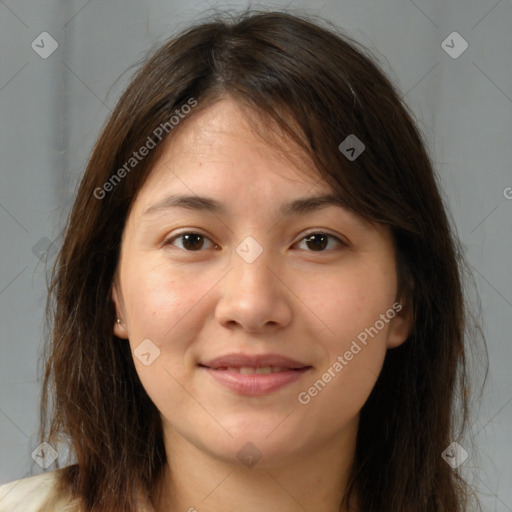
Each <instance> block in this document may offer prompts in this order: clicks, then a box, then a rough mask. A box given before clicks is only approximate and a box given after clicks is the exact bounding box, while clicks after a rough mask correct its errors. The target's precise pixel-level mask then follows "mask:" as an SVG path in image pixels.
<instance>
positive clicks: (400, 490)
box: [41, 11, 468, 512]
mask: <svg viewBox="0 0 512 512" xmlns="http://www.w3.org/2000/svg"><path fill="white" fill-rule="evenodd" d="M225 95H230V96H231V97H232V98H234V99H235V100H236V101H237V102H238V104H239V105H240V106H241V107H242V108H244V109H246V111H247V112H248V113H250V114H252V115H253V116H254V118H257V119H260V120H261V121H262V123H255V124H254V129H255V130H256V131H257V132H258V134H259V135H260V136H261V137H264V138H266V139H268V140H269V141H270V142H272V140H273V141H275V140H277V138H276V136H277V135H278V132H279V133H280V134H285V135H286V136H288V137H289V138H290V139H291V140H293V141H295V142H296V147H297V152H298V153H297V154H299V153H300V152H304V153H305V154H307V155H309V156H310V157H311V159H312V160H313V162H314V163H315V165H316V167H317V170H318V173H319V176H321V177H322V178H323V179H325V180H326V181H327V183H328V184H330V186H332V188H333V190H334V191H335V193H336V194H338V195H339V196H340V197H341V198H342V199H343V200H344V201H345V203H346V204H347V206H348V207H349V208H351V209H352V210H353V211H354V212H356V213H357V214H359V215H361V216H363V217H364V218H366V219H369V220H372V221H376V222H379V223H383V224H386V225H388V226H389V227H390V228H391V230H392V234H393V237H394V243H395V246H396V252H397V268H398V274H399V283H398V285H399V288H400V291H401V293H403V294H404V295H405V296H406V297H407V298H408V307H410V308H411V311H412V313H413V318H414V324H413V327H412V331H411V334H410V336H409V338H408V339H407V341H406V342H405V343H404V344H403V345H401V346H400V347H398V348H395V349H392V350H388V352H387V355H386V358H385V361H384V365H383V368H382V372H381V374H380V375H379V377H378V380H377V382H376V384H375V387H374V389H373V390H372V392H371V394H370V396H369V398H368V400H367V401H366V403H365V404H364V406H363V408H362V410H361V414H360V422H359V430H358V436H357V445H356V452H355V459H354V462H353V467H352V472H351V477H350V481H349V487H348V489H347V492H346V493H345V497H344V500H345V502H346V504H347V506H348V507H350V504H351V503H352V502H351V499H352V498H353V497H354V496H357V501H358V503H359V504H360V506H361V510H362V511H365V512H384V511H392V512H411V511H414V512H462V511H463V510H465V503H466V495H467V494H468V490H467V486H466V484H465V482H464V481H463V479H462V478H461V477H460V476H459V474H458V472H456V471H454V470H453V469H452V468H451V467H450V466H449V465H448V464H447V463H446V462H445V460H443V458H442V456H441V454H442V452H443V450H445V449H446V448H447V447H448V445H449V444H450V443H451V442H452V441H453V440H454V439H455V438H456V435H457V434H456V433H455V431H454V424H455V422H454V419H456V418H459V419H460V420H461V424H462V425H464V424H465V422H466V420H467V417H468V407H467V405H468V402H467V375H466V374H467V372H466V349H465V333H464V331H465V325H466V321H467V315H466V313H465V300H464V293H463V283H462V279H461V276H462V268H461V263H460V261H461V259H460V254H459V251H458V245H457V244H458V242H457V238H456V236H455V234H454V228H453V227H451V222H450V219H449V217H448V215H447V210H446V209H445V206H444V201H443V199H442V197H441V195H440V192H439V188H438V184H437V178H436V175H435V172H434V169H433V165H432V163H431V160H430V157H429V155H428V152H427V150H426V145H425V143H424V142H423V141H422V136H421V134H420V132H419V130H418V128H417V126H416V125H415V122H414V121H413V116H412V114H411V113H410V112H409V110H408V108H407V106H406V105H405V104H404V102H403V101H402V99H401V97H400V94H399V92H398V90H397V88H396V86H395V85H393V84H392V82H391V81H390V79H388V78H387V77H386V75H385V73H384V72H383V71H382V70H381V68H380V66H379V65H378V63H377V62H376V61H375V60H374V59H373V58H372V55H371V54H370V53H369V52H368V51H367V50H366V49H365V48H364V47H363V46H362V45H360V44H359V43H357V42H356V41H354V40H352V39H350V38H349V37H348V36H346V35H344V34H342V33H340V32H339V31H336V30H335V29H329V28H327V27H325V26H322V20H320V19H316V18H313V17H312V16H305V15H304V16H299V15H292V14H289V13H284V12H250V11H247V12H245V13H242V14H239V15H237V16H234V17H233V18H231V19H230V18H229V16H222V15H221V16H218V17H217V18H210V19H209V20H206V22H202V23H197V24H195V25H193V26H191V27H188V28H187V29H186V30H184V31H182V32H181V33H180V34H179V35H178V36H177V37H173V38H172V39H170V40H169V41H167V42H166V43H165V44H164V45H163V46H161V47H160V48H158V49H157V50H156V51H154V52H153V53H152V54H151V55H150V56H149V57H148V58H147V59H146V60H145V62H144V64H143V65H142V66H141V67H140V68H139V70H138V71H137V73H136V74H135V75H134V77H133V79H132V81H131V83H130V85H129V86H128V88H127V89H126V91H125V92H124V94H123V95H122V96H121V98H120V99H119V101H118V103H117V105H116V107H115V109H114V111H113V112H112V114H111V116H110V117H109V119H108V120H107V122H106V124H105V126H104V128H103V130H102V132H101V134H100V136H99V138H98V140H97V143H96V145H95V147H94V149H93V151H92V154H91V157H90V160H89V162H88V165H87V168H86V170H85V174H84V176H83V179H82V181H81V184H80V187H79V190H78V193H77V197H76V200H75V203H74V206H73V208H72V211H71V212H70V216H69V219H68V222H67V226H66V230H65V236H64V240H63V245H62V249H61V250H60V252H59V255H58V258H57V260H56V262H55V265H54V268H53V272H52V277H51V285H50V290H49V291H50V293H49V299H48V303H47V315H48V317H47V321H48V325H49V326H50V331H51V333H50V335H49V336H48V345H47V358H46V366H45V375H44V386H43V389H44V390H43V397H42V402H41V436H42V440H45V441H50V442H52V440H53V441H55V442H57V440H58V439H59V436H60V435H62V434H65V435H66V436H68V437H69V439H70V443H71V448H72V453H73V454H74V456H75V457H76V463H75V464H72V465H69V466H67V467H66V468H63V469H62V470H61V472H60V476H59V478H60V482H61V484H62V486H64V487H66V488H68V489H69V490H70V492H72V493H73V494H74V495H75V496H76V497H77V498H78V499H80V500H81V503H82V507H83V509H84V510H86V511H92V510H94V511H96V512H106V511H109V512H112V511H123V512H132V511H135V510H136V508H137V503H138V499H139V497H140V496H147V495H148V493H149V489H150V486H151V484H152V482H154V481H155V478H156V477H157V476H158V475H159V474H160V472H161V470H162V469H163V467H164V465H165V463H166V455H165V450H164V443H163V436H162V425H161V420H160V417H159V413H158V410H157V409H156V407H155V406H154V404H153V403H152V401H151V400H150V398H149V397H148V395H147V394H146V392H145V390H144V388H143V387H142V384H141V382H140V381H139V378H138V376H137V373H136V370H135V367H134V363H133V359H132V355H131V353H130V348H129V344H128V343H126V342H122V340H119V339H118V338H116V337H115V336H114V334H113V325H114V321H115V308H114V304H113V301H112V298H111V291H112V285H113V277H114V273H115V270H116V266H117V263H118V258H119V254H120V244H121V234H122V231H123V227H124V223H125V221H126V219H127V215H128V213H129V211H130V207H131V205H132V204H133V201H134V199H135V197H136V195H137V193H138V191H139V190H140V189H141V187H142V185H143V184H144V181H145V179H146V178H147V176H148V175H149V173H150V172H151V169H152V167H153V165H154V163H155V162H156V160H157V159H158V158H159V156H160V155H161V153H162V148H163V147H164V142H165V141H166V140H167V139H169V138H170V137H172V136H173V133H175V131H176V130H179V129H180V127H181V126H183V125H184V124H185V123H187V122H189V121H190V120H191V119H193V118H194V115H195V113H196V112H199V111H201V110H202V109H204V108H208V106H210V105H212V104H213V103H214V102H215V101H217V100H218V99H220V98H222V97H223V96H225ZM194 102H195V103H194ZM187 104H188V105H189V106H190V105H194V107H193V108H192V107H191V108H189V109H188V111H190V112H189V113H188V114H187V116H185V118H184V119H181V120H180V123H179V124H178V125H177V126H175V127H174V126H173V125H172V123H171V122H170V119H171V116H173V114H175V113H176V111H178V112H182V111H184V106H185V105H187ZM270 121H272V122H270ZM263 125H264V126H265V129H263V128H262V127H263ZM258 126H259V128H258ZM271 126H276V127H278V129H276V130H271V129H270V127H271ZM158 129H159V130H158ZM350 135H353V136H354V135H355V136H356V137H357V138H358V139H359V140H360V141H362V142H363V144H364V145H365V149H364V152H363V153H362V154H361V155H360V156H359V157H358V158H356V159H349V158H347V154H346V153H345V154H344V153H343V151H342V150H341V149H340V147H339V146H340V143H342V141H344V140H345V139H346V138H347V137H348V136H350ZM150 140H151V144H150V143H149V141H150ZM144 145H146V146H149V145H152V148H151V150H150V151H149V152H148V154H147V155H146V156H145V157H144V158H141V159H140V160H139V159H137V162H136V164H135V163H134V161H132V160H130V159H132V158H134V156H133V155H134V151H137V150H138V149H139V148H141V147H142V146H144ZM127 162H131V163H130V165H129V166H127ZM121 169H124V170H125V172H122V171H120V170H121ZM107 183H108V184H109V185H106V184H107ZM455 404H457V406H458V407H457V409H456V410H455V407H454V406H455ZM50 409H51V413H50ZM461 432H462V430H461ZM171 449H172V447H171Z"/></svg>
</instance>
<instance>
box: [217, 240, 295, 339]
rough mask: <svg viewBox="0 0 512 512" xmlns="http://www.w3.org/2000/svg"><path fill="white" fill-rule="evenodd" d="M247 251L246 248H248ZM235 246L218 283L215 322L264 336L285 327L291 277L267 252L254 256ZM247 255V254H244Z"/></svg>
mask: <svg viewBox="0 0 512 512" xmlns="http://www.w3.org/2000/svg"><path fill="white" fill-rule="evenodd" d="M249 247H250V244H249ZM244 248H247V246H245V247H244V246H243V244H241V246H239V248H238V249H239V250H238V252H234V254H233V256H232V258H231V269H230V270H229V272H228V273H227V275H226V276H225V277H224V279H222V281H221V282H220V283H219V294H220V295H219V300H218V303H217V306H216V312H215V317H216V320H217V321H218V322H219V323H220V324H221V325H222V326H223V327H226V328H228V329H233V328H236V327H238V328H240V329H244V330H246V331H248V332H265V331H268V330H269V329H270V330H275V329H279V328H283V327H286V326H287V325H289V324H290V322H291V320H292V307H293V304H292V299H293V296H294V294H293V292H292V290H291V289H290V286H291V285H292V283H290V282H289V281H291V276H289V275H288V276H287V275H286V272H285V269H284V266H283V264H282V262H279V261H277V260H276V257H275V256H274V255H273V254H272V251H270V250H261V251H260V250H258V252H259V255H258V256H257V257H256V258H255V259H253V257H254V254H251V253H250V251H251V250H254V247H252V249H249V252H248V254H247V255H246V254H245V253H244V250H243V249H244ZM246 252H247V251H246Z"/></svg>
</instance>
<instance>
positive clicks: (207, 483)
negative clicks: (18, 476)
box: [0, 12, 468, 512]
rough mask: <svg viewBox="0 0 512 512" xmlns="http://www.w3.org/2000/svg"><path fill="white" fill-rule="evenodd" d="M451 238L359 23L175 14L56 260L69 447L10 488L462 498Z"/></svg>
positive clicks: (154, 504) (192, 499) (411, 128)
mask: <svg viewBox="0 0 512 512" xmlns="http://www.w3.org/2000/svg"><path fill="white" fill-rule="evenodd" d="M456 244H457V242H456V239H455V237H454V235H453V234H452V230H451V228H450V225H449V222H448V219H447V215H446V212H445V208H444V206H443V202H442V200H441V198H440V194H439V191H438V187H437V184H436V179H435V176H434V172H433V169H432V164H431V162H430V160H429V157H428V154H427V151H426V149H425V146H424V144H423V142H422V140H421V136H420V134H419V132H418V130H417V128H416V127H415V125H414V122H413V120H412V117H411V116H410V114H409V113H408V111H407V108H406V107H405V105H404V104H403V103H402V102H401V99H400V97H399V95H398V93H397V91H396V90H395V88H394V87H393V85H392V84H391V83H390V81H389V80H388V79H387V78H386V77H385V76H384V74H383V73H382V71H381V70H380V69H379V67H378V66H377V65H376V64H375V63H374V62H373V61H372V59H371V57H370V56H369V55H368V54H367V53H366V52H365V50H364V48H362V47H360V46H359V45H358V44H357V43H356V42H354V41H351V40H349V39H348V38H347V37H346V36H343V35H339V34H337V33H336V32H335V31H334V30H327V29H326V28H323V27H322V26H321V21H320V20H319V22H318V23H313V21H311V19H306V18H303V17H297V16H292V15H289V14H285V13H274V12H269V13H256V14H254V13H246V14H244V15H241V16H240V18H239V19H237V20H235V21H233V22H227V21H225V20H222V19H219V20H216V21H210V22H207V23H202V24H198V25H196V26H194V27H191V28H190V29H188V30H186V31H184V32H183V33H181V34H180V35H179V36H178V37H176V38H173V39H172V40H171V41H170V42H168V43H166V44H165V45H164V46H163V47H161V48H160V49H159V50H158V51H157V52H156V53H155V54H154V55H153V56H152V57H151V58H150V59H148V60H147V62H146V63H145V64H144V66H143V67H142V68H141V69H140V70H139V72H138V73H137V75H136V76H135V77H134V79H133V81H132V82H131V84H130V85H129V87H128V89H127V90H126V92H125V93H124V95H123V96H122V97H121V99H120V100H119V102H118V104H117V106H116V108H115V110H114V112H113V114H112V115H111V117H110V119H109V120H108V122H107V123H106V126H105V127H104V129H103V132H102V133H101V135H100V137H99V139H98V142H97V144H96V147H95V148H94V151H93V153H92V155H91V158H90V161H89V164H88V166H87V169H86V172H85V175H84V178H83V180H82V183H81V186H80V189H79V191H78V195H77V198H76V201H75V204H74V207H73V210H72V212H71V215H70V218H69V222H68V225H67V230H66V236H65V240H64V244H63V247H62V250H61V252H60V255H59V258H58V261H57V262H56V267H55V269H54V276H53V282H52V286H51V290H50V292H51V295H50V297H51V299H52V300H51V301H50V302H49V308H48V310H49V315H50V316H51V318H52V320H53V323H52V336H51V339H50V340H49V347H48V358H47V366H46V377H45V392H44V395H43V401H42V440H43V441H45V442H48V443H49V444H50V445H51V446H57V442H58V439H59V435H61V434H65V435H67V436H69V439H70V441H71V446H72V448H73V451H74V454H75V456H76V460H74V461H73V462H74V463H73V464H70V465H69V466H67V467H64V468H61V469H59V470H58V471H54V472H50V473H46V474H44V475H41V476H36V477H31V478H29V479H25V480H21V481H17V482H14V483H11V484H9V485H7V486H4V487H3V488H2V490H1V492H0V498H1V497H2V495H3V496H5V497H4V498H3V499H2V500H1V501H0V510H1V511H4V510H5V511H7V510H9V511H12V510H18V509H17V508H16V507H19V509H20V510H24V511H25V512H28V511H32V510H34V511H36V510H59V509H60V510H80V511H93V510H94V511H95V512H106V511H109V512H112V511H119V512H120V511H123V512H129V511H130V512H131V511H135V510H137V511H142V510H145V511H152V510H154V511H159V512H166V511H178V510H189V511H193V510H197V511H216V510H247V511H256V510H258V511H259V510H265V511H270V512H272V511H274V510H280V511H282V510H286V511H299V510H301V511H302V510H308V511H315V512H335V511H336V512H338V511H343V512H346V511H349V510H350V511H357V512H370V511H371V512H374V511H375V512H377V511H379V512H382V511H393V512H406V511H415V512H434V511H436V512H442V511H446V512H448V511H449V512H457V511H463V510H467V508H466V505H467V498H466V496H467V494H468V491H467V488H466V485H465V483H464V482H463V480H462V478H461V477H460V476H459V473H458V470H454V469H453V468H454V467H455V468H457V467H458V465H459V464H449V463H447V461H446V457H443V456H442V454H443V453H445V450H446V449H447V448H448V447H449V446H451V447H452V448H450V450H451V452H450V455H451V457H452V458H453V457H455V456H456V455H457V453H456V451H455V452H454V451H453V446H455V447H457V445H451V443H452V442H453V441H455V440H456V437H455V436H457V435H458V434H459V433H457V432H454V431H452V430H451V427H450V425H451V424H452V423H453V420H456V419H460V420H462V422H464V421H465V420H466V414H467V410H466V400H467V397H466V389H465V348H464V326H465V322H466V317H465V313H464V299H463V294H462V286H461V264H460V260H459V256H458V251H457V250H456ZM458 393H460V394H458ZM50 397H51V398H52V399H53V401H51V400H50ZM456 399H459V400H460V403H461V404H462V408H461V409H457V410H454V407H453V404H454V402H455V400H456ZM50 405H52V406H53V407H52V411H53V413H52V416H51V418H50V421H48V420H47V412H46V411H47V409H48V408H49V406H50ZM457 456H458V455H457ZM2 492H3V494H2Z"/></svg>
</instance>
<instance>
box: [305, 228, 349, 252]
mask: <svg viewBox="0 0 512 512" xmlns="http://www.w3.org/2000/svg"><path fill="white" fill-rule="evenodd" d="M329 239H333V240H336V241H337V242H338V245H341V246H346V244H345V243H344V242H342V241H341V240H340V239H339V238H338V237H336V236H334V235H330V234H328V233H322V232H318V233H309V234H308V235H307V236H305V237H304V238H303V239H302V240H301V242H303V241H304V242H305V243H306V244H307V247H308V249H310V252H325V251H324V249H325V248H326V247H327V245H328V244H329Z"/></svg>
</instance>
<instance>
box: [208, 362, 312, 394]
mask: <svg viewBox="0 0 512 512" xmlns="http://www.w3.org/2000/svg"><path fill="white" fill-rule="evenodd" d="M265 366H274V367H281V368H284V370H283V371H280V372H276V373H270V374H251V375H246V374H241V373H239V372H238V371H236V370H233V369H228V367H230V368H242V367H249V368H257V367H260V368H261V367H265ZM199 367H200V368H204V370H206V371H207V372H208V373H209V374H210V375H211V376H212V377H213V378H214V379H215V380H216V381H217V382H219V383H220V384H222V385H223V386H225V387H227V388H229V389H231V390H232V391H235V392H236V393H238V394H240V395H248V396H258V395H265V394H267V393H271V392H272V391H276V390H278V389H280V388H282V387H283V386H286V385H287V384H290V383H292V382H295V381H296V380H298V379H300V377H301V376H302V375H303V374H304V373H306V372H307V371H308V370H310V369H311V368H312V367H311V366H308V365H305V364H303V363H301V362H299V361H295V360H293V359H289V358H287V357H284V356H280V355H278V354H261V355H254V356H250V355H246V354H227V355H225V356H221V357H218V358H216V359H212V360H210V361H206V362H205V363H202V364H200V365H199Z"/></svg>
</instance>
